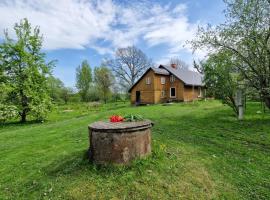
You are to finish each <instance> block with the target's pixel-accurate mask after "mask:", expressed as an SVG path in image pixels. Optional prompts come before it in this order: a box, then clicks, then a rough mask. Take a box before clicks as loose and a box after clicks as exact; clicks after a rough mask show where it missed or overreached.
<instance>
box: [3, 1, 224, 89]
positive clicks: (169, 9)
mask: <svg viewBox="0 0 270 200" xmlns="http://www.w3.org/2000/svg"><path fill="white" fill-rule="evenodd" d="M223 9H224V4H223V2H222V0H172V1H161V0H160V1H158V0H156V1H151V0H148V1H147V0H139V1H128V0H124V1H123V0H122V1H120V0H117V1H112V0H102V1H101V0H95V1H91V0H89V1H87V0H82V1H79V0H59V1H45V0H43V1H40V0H26V1H21V0H14V1H10V0H2V1H0V30H3V29H5V28H8V29H9V30H10V32H11V29H12V27H13V25H14V23H15V22H19V20H20V19H22V18H28V20H29V22H30V23H31V24H32V25H33V26H35V25H39V26H40V30H41V32H42V34H43V36H44V43H43V44H44V45H43V46H44V49H43V50H44V51H45V52H46V53H47V59H48V60H52V59H57V60H58V62H57V64H56V68H55V69H54V75H55V76H56V77H58V78H60V79H61V80H62V81H63V82H64V83H65V84H66V85H67V86H72V87H74V85H75V69H76V67H77V66H78V65H79V64H80V63H81V61H82V60H84V59H86V60H88V61H89V63H90V66H91V67H92V68H93V67H94V66H98V65H100V63H101V62H102V59H104V58H110V57H112V56H113V54H114V51H115V50H116V49H117V48H119V47H126V46H129V45H136V46H137V47H138V48H140V49H141V50H142V51H143V52H145V54H146V55H147V56H148V57H150V58H152V59H153V61H154V63H157V64H162V63H163V64H164V63H166V62H169V60H170V58H171V57H176V56H177V57H180V58H181V59H182V60H184V61H186V62H187V63H192V58H193V57H203V56H204V55H205V53H204V52H203V51H202V52H198V53H197V54H196V55H192V51H191V49H190V47H189V46H187V45H185V41H186V40H191V39H192V38H193V37H194V34H195V33H196V30H197V26H198V25H206V24H208V23H210V24H212V25H215V24H218V23H220V22H223V20H224V16H223V13H222V11H223ZM12 36H13V35H12V34H11V37H12ZM2 38H3V31H1V32H0V40H1V39H2Z"/></svg>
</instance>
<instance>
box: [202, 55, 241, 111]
mask: <svg viewBox="0 0 270 200" xmlns="http://www.w3.org/2000/svg"><path fill="white" fill-rule="evenodd" d="M200 71H202V72H203V73H204V84H205V86H206V88H207V92H208V95H209V94H210V95H213V96H214V97H215V98H217V99H220V100H222V102H223V103H224V104H227V105H229V106H230V107H231V108H232V109H233V111H234V112H235V114H238V108H237V105H236V100H235V94H236V90H237V87H238V84H239V83H240V77H239V74H238V73H237V71H236V70H235V68H234V67H233V60H232V59H231V57H230V52H228V51H220V52H218V53H215V54H211V55H210V56H209V58H208V59H207V60H206V61H205V62H201V69H200Z"/></svg>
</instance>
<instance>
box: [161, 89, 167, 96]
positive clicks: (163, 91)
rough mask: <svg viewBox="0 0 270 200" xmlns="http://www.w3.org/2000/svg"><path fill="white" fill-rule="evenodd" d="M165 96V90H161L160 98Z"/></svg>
mask: <svg viewBox="0 0 270 200" xmlns="http://www.w3.org/2000/svg"><path fill="white" fill-rule="evenodd" d="M165 95H166V93H165V90H162V91H161V98H164V97H165Z"/></svg>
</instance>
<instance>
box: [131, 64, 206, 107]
mask: <svg viewBox="0 0 270 200" xmlns="http://www.w3.org/2000/svg"><path fill="white" fill-rule="evenodd" d="M202 79H203V76H202V75H201V74H199V73H197V72H194V71H190V70H188V69H183V68H179V67H177V66H176V65H175V64H172V65H160V66H159V67H158V68H155V67H151V68H149V69H148V70H147V71H146V72H145V73H144V74H143V75H142V76H141V78H140V79H139V80H138V81H137V82H136V83H135V84H134V85H133V86H132V87H131V88H130V89H129V93H130V94H131V103H132V104H155V103H163V102H171V101H179V102H180V101H193V100H195V99H199V98H202V97H203V88H204V86H203V82H202Z"/></svg>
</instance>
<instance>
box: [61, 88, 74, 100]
mask: <svg viewBox="0 0 270 200" xmlns="http://www.w3.org/2000/svg"><path fill="white" fill-rule="evenodd" d="M73 94H74V91H73V89H72V88H69V87H63V88H62V89H61V93H60V97H61V99H62V100H63V101H64V102H65V104H67V103H68V101H69V100H70V99H71V96H72V95H73Z"/></svg>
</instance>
